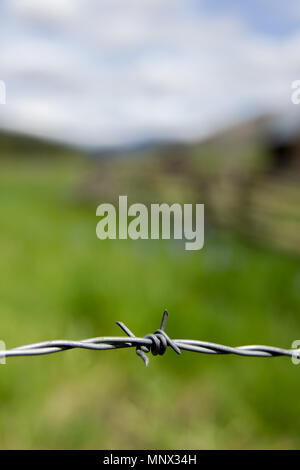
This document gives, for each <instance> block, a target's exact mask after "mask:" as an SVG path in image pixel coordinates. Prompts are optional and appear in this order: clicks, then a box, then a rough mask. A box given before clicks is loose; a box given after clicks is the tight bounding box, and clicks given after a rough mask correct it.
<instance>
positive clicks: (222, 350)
mask: <svg viewBox="0 0 300 470" xmlns="http://www.w3.org/2000/svg"><path fill="white" fill-rule="evenodd" d="M167 318H168V313H167V311H166V310H165V311H164V314H163V317H162V321H161V326H160V328H159V329H157V330H156V331H155V332H154V333H153V334H147V335H146V336H144V337H143V338H139V337H136V336H135V335H134V333H132V331H131V330H130V329H129V328H128V327H127V326H126V325H125V324H124V323H122V322H116V323H117V325H118V326H119V327H120V328H121V329H122V330H123V331H124V332H125V333H126V335H127V337H126V336H102V337H96V338H89V339H83V340H81V341H69V340H54V341H43V342H39V343H33V344H28V345H25V346H19V347H16V348H12V349H8V350H2V351H0V358H3V357H18V356H40V355H45V354H53V353H57V352H61V351H66V350H69V349H76V348H81V349H90V350H96V351H104V350H112V349H123V348H135V349H136V354H137V355H138V356H139V357H141V359H142V360H143V361H144V363H145V365H146V366H148V364H149V358H148V356H147V354H148V353H150V352H151V353H152V354H153V355H154V356H155V355H163V354H164V353H165V352H166V350H167V349H168V347H170V348H172V349H173V350H174V351H175V352H176V353H177V354H181V351H182V350H183V351H191V352H196V353H201V354H235V355H238V356H247V357H276V356H289V357H294V358H298V359H300V348H299V349H283V348H277V347H273V346H265V345H248V346H237V347H230V346H225V345H223V344H217V343H211V342H207V341H198V340H190V339H170V338H169V336H168V335H167V333H166V332H165V327H166V322H167Z"/></svg>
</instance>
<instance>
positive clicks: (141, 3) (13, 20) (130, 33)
mask: <svg viewBox="0 0 300 470" xmlns="http://www.w3.org/2000/svg"><path fill="white" fill-rule="evenodd" d="M191 5H192V4H191V2H190V0H178V1H174V0H172V1H171V0H101V1H99V0H97V1H96V0H85V1H83V0H72V1H71V0H70V1H68V0H55V1H54V0H44V1H43V2H40V1H38V0H10V1H7V2H6V3H5V9H4V12H3V15H2V21H5V27H4V34H3V37H4V39H3V43H2V49H3V52H2V53H1V69H0V70H1V72H0V73H1V74H3V77H2V76H0V78H1V79H4V80H6V82H7V105H6V107H1V109H0V123H1V124H2V125H3V126H6V127H7V126H9V127H12V128H15V129H19V130H22V131H28V132H31V133H38V134H40V135H45V136H50V137H56V138H60V139H63V140H68V141H70V142H77V143H84V144H87V145H118V144H122V143H127V142H134V141H137V140H143V139H149V138H172V137H175V138H177V137H180V138H191V137H201V136H204V135H207V134H208V133H211V132H213V131H215V130H216V129H218V128H219V127H220V126H223V125H225V124H228V123H230V121H232V120H237V119H238V118H239V117H241V116H242V117H243V118H245V117H247V114H248V115H250V114H251V115H253V113H255V112H261V111H262V110H267V109H270V108H273V107H276V106H279V105H280V104H288V103H290V84H291V82H292V81H293V80H295V79H297V78H300V65H299V60H298V58H299V49H300V35H297V34H293V35H291V36H287V37H284V38H283V37H270V36H266V35H259V34H258V33H257V32H254V31H252V30H250V29H249V27H248V26H247V25H246V24H244V23H243V22H242V21H241V20H239V19H238V18H237V17H236V16H235V17H229V16H223V17H219V16H212V15H208V14H207V13H204V10H201V9H200V8H199V9H198V11H197V12H196V11H194V10H193V9H192V7H191ZM188 6H190V8H187V7H188Z"/></svg>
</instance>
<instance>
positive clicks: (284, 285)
mask: <svg viewBox="0 0 300 470" xmlns="http://www.w3.org/2000/svg"><path fill="white" fill-rule="evenodd" d="M87 170H90V169H89V168H88V165H87V164H86V163H84V162H82V161H80V160H74V161H73V160H72V159H61V160H59V159H53V160H48V159H45V160H43V161H40V162H38V160H25V161H23V160H21V159H19V160H2V161H1V163H0V218H1V222H0V227H1V229H0V259H1V271H0V339H2V340H4V341H5V342H6V345H7V347H13V346H18V345H21V344H26V343H30V342H35V341H41V340H46V339H58V338H68V339H81V338H87V337H91V336H97V335H99V336H100V335H115V334H120V330H119V329H118V327H117V326H116V325H115V324H114V322H115V321H116V320H122V321H123V322H125V323H126V324H127V325H128V326H129V328H130V329H132V330H133V331H134V332H135V333H136V334H137V335H140V336H143V335H145V334H147V333H150V332H153V331H154V330H155V329H156V328H158V326H159V324H160V320H161V315H162V312H163V309H164V308H167V309H168V310H169V320H168V325H167V332H168V333H169V335H170V336H171V337H173V338H195V339H204V340H207V341H215V342H221V343H225V344H226V343H227V344H230V345H242V344H259V343H263V344H272V345H278V346H282V347H290V346H291V343H292V341H294V340H296V339H300V316H299V311H300V265H299V260H296V259H292V258H288V257H285V256H284V255H281V254H280V253H276V252H272V251H267V250H263V249H262V248H258V247H255V246H254V245H250V244H248V243H247V242H245V241H243V240H240V239H237V238H235V237H234V236H232V235H230V234H228V233H219V232H218V233H215V232H213V231H212V232H211V233H207V237H206V242H205V247H204V249H203V250H202V251H199V252H185V251H184V249H183V247H182V246H181V245H178V244H174V243H172V242H167V241H166V242H159V241H155V242H154V241H141V242H139V241H135V242H133V241H100V240H98V239H97V238H96V235H95V228H96V223H97V219H96V216H95V210H96V204H95V205H92V204H91V205H87V204H83V203H80V200H79V199H78V197H77V188H78V185H79V183H80V182H81V181H82V178H83V176H84V175H85V173H86V171H87ZM100 202H101V201H99V202H98V203H100ZM204 202H205V201H204ZM299 374H300V366H299V368H297V367H296V366H294V365H293V364H292V363H291V361H290V360H289V359H288V358H274V359H255V358H249V359H248V358H240V357H231V356H218V357H217V356H210V355H207V356H205V355H197V354H192V353H183V354H182V356H181V357H178V356H177V355H176V354H175V353H174V352H173V351H172V350H168V351H167V353H166V355H165V356H164V357H151V358H150V365H149V368H148V369H146V368H145V367H144V365H143V363H142V361H141V360H140V359H139V358H138V357H137V356H136V355H135V352H134V350H124V351H112V352H99V353H97V352H89V351H77V350H76V351H68V352H64V353H61V354H57V355H51V356H45V357H36V358H18V359H17V358H12V359H10V360H8V361H7V365H0V448H1V449H13V448H18V449H31V448H35V449H37V448H38V449H49V448H58V449H60V448H61V449H63V448H65V449H75V448H80V449H87V448H99V449H101V448H108V449H115V448H148V449H152V448H173V449H176V448H178V449H180V448H183V449H185V448H200V449H217V448H221V449H233V448H236V449H240V448H247V449H250V448H276V449H291V448H299V446H300V435H299V420H300V401H299V391H298V389H299V377H300V375H299Z"/></svg>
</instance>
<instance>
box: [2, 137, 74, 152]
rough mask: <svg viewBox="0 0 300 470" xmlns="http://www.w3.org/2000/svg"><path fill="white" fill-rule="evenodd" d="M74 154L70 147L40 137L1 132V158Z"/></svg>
mask: <svg viewBox="0 0 300 470" xmlns="http://www.w3.org/2000/svg"><path fill="white" fill-rule="evenodd" d="M62 152H63V153H74V150H72V149H70V148H69V147H67V146H65V145H63V144H60V143H57V142H53V141H49V140H44V139H42V138H39V137H33V136H27V135H22V134H15V133H13V132H7V131H0V158H1V157H5V156H7V155H9V156H12V155H15V156H35V155H39V156H47V155H59V154H61V153H62Z"/></svg>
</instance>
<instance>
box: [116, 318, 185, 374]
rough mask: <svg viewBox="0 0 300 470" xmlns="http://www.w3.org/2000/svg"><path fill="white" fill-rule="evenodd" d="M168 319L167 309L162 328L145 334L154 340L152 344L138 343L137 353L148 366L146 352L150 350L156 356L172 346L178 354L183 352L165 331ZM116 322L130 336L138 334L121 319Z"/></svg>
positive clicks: (147, 337)
mask: <svg viewBox="0 0 300 470" xmlns="http://www.w3.org/2000/svg"><path fill="white" fill-rule="evenodd" d="M167 319H168V312H167V310H165V311H164V313H163V316H162V320H161V325H160V328H159V329H158V330H156V331H155V332H154V334H152V335H151V334H150V335H146V336H144V338H146V339H149V340H151V341H152V343H151V345H150V346H144V345H140V344H138V345H137V346H136V354H137V355H138V356H139V357H141V358H142V360H143V361H144V363H145V366H146V367H147V366H148V365H149V358H148V356H146V354H145V353H149V352H150V351H151V352H152V354H153V355H154V356H156V355H157V354H159V355H161V356H162V355H163V354H164V353H165V352H166V349H167V347H168V346H171V348H172V349H173V350H174V351H175V352H176V353H177V354H181V351H180V349H179V347H178V346H176V344H175V343H174V341H172V340H171V339H170V338H169V336H168V335H167V333H166V332H165V328H166V323H167ZM116 324H117V325H118V326H119V327H120V328H122V330H123V331H124V332H125V333H126V334H127V335H128V336H129V337H130V338H136V336H135V335H134V334H133V333H132V331H130V329H129V328H127V326H126V325H124V323H122V322H120V321H117V322H116Z"/></svg>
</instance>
